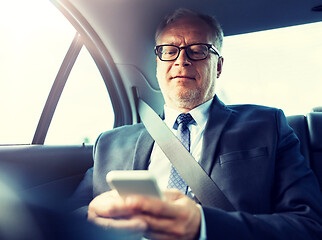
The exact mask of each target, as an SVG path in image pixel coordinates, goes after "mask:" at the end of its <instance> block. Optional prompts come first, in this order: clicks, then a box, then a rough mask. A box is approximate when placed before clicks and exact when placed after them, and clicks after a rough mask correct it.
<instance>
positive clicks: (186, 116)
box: [168, 113, 193, 194]
mask: <svg viewBox="0 0 322 240" xmlns="http://www.w3.org/2000/svg"><path fill="white" fill-rule="evenodd" d="M191 121H193V118H192V116H191V115H190V113H181V114H180V115H179V116H178V117H177V121H176V123H177V126H178V128H177V137H178V139H179V140H180V141H181V143H182V145H183V146H184V147H185V148H186V149H187V150H188V151H190V131H189V129H188V124H189V123H191ZM168 188H177V189H179V190H180V191H181V192H183V193H184V194H186V193H187V189H188V187H187V184H186V183H185V182H184V180H183V179H182V178H181V177H180V175H179V173H178V172H177V170H176V169H175V168H174V167H173V165H172V166H171V170H170V177H169V182H168Z"/></svg>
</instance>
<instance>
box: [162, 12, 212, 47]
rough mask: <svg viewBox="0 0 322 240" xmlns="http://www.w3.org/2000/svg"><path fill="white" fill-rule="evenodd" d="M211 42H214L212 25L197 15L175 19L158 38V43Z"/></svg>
mask: <svg viewBox="0 0 322 240" xmlns="http://www.w3.org/2000/svg"><path fill="white" fill-rule="evenodd" d="M210 42H212V34H211V28H210V26H209V25H208V24H207V23H206V22H205V21H203V20H202V19H200V18H197V17H185V18H180V19H177V20H175V22H173V23H170V24H169V25H168V26H167V27H166V28H165V29H164V30H163V31H162V33H161V34H160V36H159V37H158V39H157V44H176V45H188V44H192V43H210Z"/></svg>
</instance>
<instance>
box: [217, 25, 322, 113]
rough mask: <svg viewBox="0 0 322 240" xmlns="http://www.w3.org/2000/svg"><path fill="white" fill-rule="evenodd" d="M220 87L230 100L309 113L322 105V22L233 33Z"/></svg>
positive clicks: (225, 52) (227, 40) (226, 46)
mask: <svg viewBox="0 0 322 240" xmlns="http://www.w3.org/2000/svg"><path fill="white" fill-rule="evenodd" d="M223 56H224V59H225V60H224V66H223V73H222V75H221V77H220V78H219V79H218V81H217V83H218V92H219V95H220V96H221V98H222V99H223V101H224V102H225V103H226V104H238V103H246V104H247V103H251V104H260V105H267V106H272V107H277V108H281V109H282V110H284V112H285V114H286V115H295V114H306V113H308V112H310V111H311V109H312V108H313V107H315V106H317V105H320V106H321V105H322V95H321V89H322V81H321V76H322V61H321V56H322V22H318V23H313V24H305V25H300V26H294V27H288V28H281V29H275V30H268V31H261V32H255V33H249V34H242V35H235V36H228V37H225V39H224V46H223Z"/></svg>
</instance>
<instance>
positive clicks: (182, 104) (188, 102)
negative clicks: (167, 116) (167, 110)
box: [169, 89, 204, 109]
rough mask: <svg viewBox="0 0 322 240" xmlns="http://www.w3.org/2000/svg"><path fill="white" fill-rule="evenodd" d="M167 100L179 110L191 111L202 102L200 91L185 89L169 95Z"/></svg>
mask: <svg viewBox="0 0 322 240" xmlns="http://www.w3.org/2000/svg"><path fill="white" fill-rule="evenodd" d="M169 99H170V100H171V102H172V103H174V104H175V105H176V106H177V107H179V108H188V109H192V108H194V107H196V106H198V105H200V104H202V103H203V102H204V97H203V96H202V92H201V90H200V89H186V90H185V91H182V90H181V91H177V92H172V93H170V94H169Z"/></svg>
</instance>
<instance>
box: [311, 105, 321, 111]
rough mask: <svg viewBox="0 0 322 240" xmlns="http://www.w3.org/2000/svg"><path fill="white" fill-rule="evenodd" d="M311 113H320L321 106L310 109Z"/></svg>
mask: <svg viewBox="0 0 322 240" xmlns="http://www.w3.org/2000/svg"><path fill="white" fill-rule="evenodd" d="M312 112H322V106H318V107H314V108H312Z"/></svg>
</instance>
